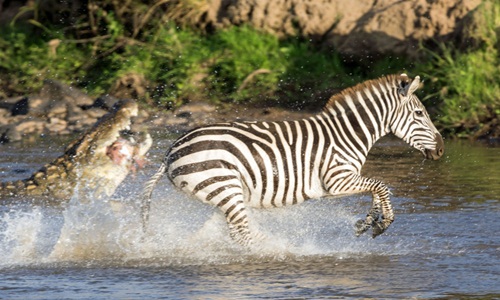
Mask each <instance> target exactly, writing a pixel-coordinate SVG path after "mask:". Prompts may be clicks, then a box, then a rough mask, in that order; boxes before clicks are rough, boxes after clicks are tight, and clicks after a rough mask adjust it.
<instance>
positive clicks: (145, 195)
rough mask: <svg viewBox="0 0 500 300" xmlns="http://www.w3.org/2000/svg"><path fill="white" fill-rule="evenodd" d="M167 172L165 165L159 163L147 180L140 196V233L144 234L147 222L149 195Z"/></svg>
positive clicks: (149, 205) (149, 207)
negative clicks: (158, 166) (155, 170)
mask: <svg viewBox="0 0 500 300" xmlns="http://www.w3.org/2000/svg"><path fill="white" fill-rule="evenodd" d="M166 170H167V165H165V163H161V166H160V168H159V169H158V171H157V172H156V174H154V175H153V176H152V177H151V179H149V180H148V181H147V182H146V184H145V186H144V190H143V191H142V196H141V218H142V231H143V232H146V229H147V224H148V221H149V211H150V209H151V195H152V194H153V190H154V188H155V186H156V184H157V183H158V181H159V180H160V179H161V178H162V177H163V175H164V174H165V172H166Z"/></svg>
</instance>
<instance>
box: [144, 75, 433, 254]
mask: <svg viewBox="0 0 500 300" xmlns="http://www.w3.org/2000/svg"><path fill="white" fill-rule="evenodd" d="M419 84H420V80H419V77H418V76H417V77H416V78H415V79H414V80H410V79H409V78H408V77H407V76H406V75H405V74H402V75H399V76H397V75H390V76H386V77H382V78H380V79H377V80H370V81H367V82H365V83H362V84H359V85H357V86H355V87H353V88H349V89H346V90H344V91H342V92H341V93H339V94H337V95H335V96H333V97H332V98H331V99H330V101H329V102H328V104H327V105H326V106H325V109H324V110H323V112H321V113H320V114H317V115H315V116H313V117H310V118H307V119H303V120H297V121H283V122H234V123H223V124H215V125H210V126H205V127H201V128H198V129H195V130H193V131H191V132H189V133H187V134H185V135H184V136H182V137H181V138H179V139H178V140H177V141H175V142H174V144H173V145H172V147H171V148H170V150H169V151H168V152H167V154H166V156H165V159H164V160H163V163H162V165H161V166H160V169H159V170H158V172H157V173H156V174H155V175H154V176H153V177H152V179H151V180H150V181H148V183H147V184H146V188H145V191H144V198H143V204H142V214H143V222H144V224H145V223H146V222H147V220H148V215H149V206H150V199H151V193H152V190H153V188H154V186H155V185H156V183H157V182H158V180H159V179H160V178H161V177H162V175H163V174H165V173H166V174H168V177H169V178H170V180H171V181H172V182H173V184H174V185H175V186H177V187H179V188H180V189H182V190H183V191H185V192H187V193H190V194H192V195H193V196H195V197H196V198H198V199H200V200H202V201H204V202H207V203H210V204H212V205H214V206H216V207H219V208H220V209H221V210H222V212H223V213H224V214H225V216H226V219H227V222H228V224H229V226H230V232H231V236H232V237H233V238H234V239H235V240H236V241H238V242H239V243H241V244H242V245H248V244H250V243H252V234H251V233H250V230H249V229H248V217H247V213H246V211H245V207H247V206H251V207H260V208H270V207H282V206H286V205H292V204H298V203H301V202H303V201H305V200H307V199H312V198H319V197H325V196H335V195H345V194H352V193H360V192H369V191H371V192H372V193H373V203H372V209H371V210H370V212H369V213H368V215H367V217H366V219H364V220H360V221H358V223H357V224H356V225H357V234H358V235H359V234H361V233H363V232H365V231H366V230H368V229H369V228H370V227H372V228H373V236H377V235H379V234H381V233H382V232H384V231H385V229H387V227H388V226H389V225H390V224H391V223H392V222H393V220H394V214H393V211H392V207H391V203H390V200H389V191H388V189H387V187H386V186H385V185H384V184H383V183H382V182H380V181H378V180H374V179H370V178H365V177H363V176H361V175H360V172H361V167H362V166H363V164H364V162H365V161H366V156H367V155H368V152H369V151H370V148H371V147H372V146H373V145H374V144H375V142H376V141H377V140H378V139H379V138H381V137H382V136H384V135H386V134H387V133H389V132H392V133H394V134H395V135H396V136H398V137H399V138H401V139H403V140H405V141H406V142H408V143H409V144H410V145H412V146H413V147H415V148H417V149H418V150H420V151H421V152H422V153H423V154H424V155H425V157H426V158H429V159H438V158H439V157H440V156H441V155H442V153H443V140H442V138H441V135H440V134H439V132H438V131H437V130H436V128H435V127H434V125H433V124H432V121H431V120H430V118H429V115H428V114H427V112H426V111H425V108H424V106H423V105H422V103H421V102H420V100H419V99H418V98H417V97H416V96H415V95H414V94H413V93H414V91H415V90H416V89H417V88H418V86H419Z"/></svg>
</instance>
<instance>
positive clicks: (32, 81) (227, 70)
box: [0, 1, 500, 136]
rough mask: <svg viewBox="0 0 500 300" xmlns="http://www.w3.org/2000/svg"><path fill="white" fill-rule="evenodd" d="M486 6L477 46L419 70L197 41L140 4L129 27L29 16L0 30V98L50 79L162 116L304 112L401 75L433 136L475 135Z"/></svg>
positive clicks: (495, 60)
mask: <svg viewBox="0 0 500 300" xmlns="http://www.w3.org/2000/svg"><path fill="white" fill-rule="evenodd" d="M103 2H106V1H103ZM492 3H493V4H491V6H492V7H493V9H491V7H489V8H488V9H487V13H486V14H485V15H486V17H485V20H484V24H483V26H482V28H479V29H477V31H478V32H479V33H480V34H481V35H482V40H483V43H481V44H480V45H476V46H475V47H474V48H469V49H467V50H460V51H459V50H457V49H455V48H453V47H452V46H440V47H439V48H437V49H434V50H432V51H431V50H425V49H423V52H424V54H425V55H423V59H422V61H419V62H412V63H410V62H409V61H407V60H405V59H404V58H397V57H385V58H382V59H380V60H378V61H376V62H352V61H349V62H348V61H345V60H343V59H342V56H341V55H340V54H338V53H336V52H335V51H332V50H331V49H324V48H323V49H320V48H319V47H318V46H316V45H314V44H313V43H312V42H311V41H308V40H304V39H300V38H292V39H286V40H282V39H279V38H277V37H275V36H272V35H269V34H266V33H262V32H259V31H258V30H256V29H253V28H250V27H248V26H241V27H230V28H227V29H223V30H217V31H214V32H212V33H205V32H200V31H199V30H196V29H193V28H188V27H182V26H181V27H179V24H174V23H173V22H171V21H169V20H168V17H169V16H168V15H161V14H155V13H154V11H153V10H152V9H151V6H149V7H148V6H145V5H143V6H141V7H138V8H137V9H139V10H143V11H144V13H143V15H142V16H143V18H142V19H140V21H134V22H132V23H131V22H130V20H127V18H126V17H125V16H120V15H119V14H118V13H116V12H115V11H113V10H108V9H107V7H106V6H104V5H103V6H102V7H99V6H96V7H93V9H92V10H89V11H88V12H86V15H85V16H84V17H82V18H81V19H80V20H79V21H78V22H75V23H71V24H70V25H68V24H57V23H55V22H53V21H50V20H49V19H48V18H47V19H44V18H43V17H41V16H39V15H38V14H35V16H37V17H36V18H33V19H31V20H30V22H28V23H27V24H26V23H23V22H20V21H14V22H13V23H12V24H11V25H9V26H4V27H2V28H0V99H1V98H6V97H12V96H17V95H25V94H30V93H33V92H36V91H38V90H39V89H40V87H41V85H42V83H43V80H45V79H48V78H52V79H58V80H61V81H63V82H66V83H70V84H73V85H75V86H77V87H79V88H82V89H84V90H86V92H88V93H89V94H91V95H94V96H98V95H100V94H104V93H112V94H117V95H126V96H131V97H134V98H138V99H140V101H142V102H144V103H146V104H147V105H149V106H152V107H158V108H161V109H164V108H175V107H178V106H180V105H181V104H183V103H185V102H187V101H190V100H204V101H208V102H211V103H216V104H231V103H238V104H251V105H274V106H284V107H293V108H304V107H306V108H312V107H320V106H322V105H323V104H324V103H325V102H326V100H327V99H328V98H329V96H330V95H331V94H333V93H334V92H336V91H338V90H339V89H342V88H345V87H347V86H351V85H353V84H355V83H358V82H361V81H363V80H366V79H369V78H374V77H378V76H380V75H382V74H390V73H397V72H402V71H404V72H408V73H409V74H410V75H417V74H420V75H421V76H422V77H423V78H424V80H426V82H427V83H429V84H426V86H425V93H421V96H422V98H423V99H424V101H425V102H426V104H427V106H428V107H431V111H432V113H433V114H434V116H435V118H437V123H438V127H440V128H441V129H442V130H444V131H445V132H446V133H447V134H449V135H454V136H468V135H473V134H476V135H477V134H478V133H481V132H482V131H485V130H486V129H487V128H486V126H491V124H490V125H488V124H489V123H491V120H498V116H500V86H499V82H500V61H499V54H500V53H499V51H500V40H499V37H498V36H499V35H500V32H499V29H498V28H500V17H499V16H500V4H497V3H496V2H492ZM424 95H427V96H424ZM497 122H498V121H497Z"/></svg>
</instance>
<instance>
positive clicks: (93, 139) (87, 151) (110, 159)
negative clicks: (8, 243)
mask: <svg viewBox="0 0 500 300" xmlns="http://www.w3.org/2000/svg"><path fill="white" fill-rule="evenodd" d="M137 114H138V106H137V103H135V102H134V101H133V100H129V99H127V100H120V101H118V102H117V103H116V104H115V105H114V106H113V108H112V109H111V110H110V112H108V113H107V114H106V115H104V116H102V117H101V118H100V119H99V120H98V121H97V122H96V123H95V124H94V125H93V126H92V127H91V128H90V129H89V130H88V131H86V132H85V133H84V134H83V135H81V136H80V137H79V138H77V139H76V140H74V141H73V142H71V143H70V144H69V145H68V146H67V147H66V149H65V150H64V153H63V154H62V155H61V156H59V157H58V158H56V159H55V160H54V161H52V162H50V163H48V164H46V165H45V166H43V167H42V168H41V169H39V170H38V171H36V172H35V173H33V174H32V175H31V176H30V177H29V178H26V179H22V180H17V181H9V182H2V183H0V199H6V198H9V199H11V200H12V199H16V198H18V197H24V198H25V197H27V196H33V197H42V198H43V199H49V200H50V201H51V202H52V201H57V202H64V201H67V200H69V199H70V198H71V197H72V196H73V195H74V194H75V193H81V192H88V191H91V192H92V195H93V196H98V197H101V196H111V195H112V194H113V193H114V192H115V190H116V188H117V187H118V186H119V185H120V184H121V183H122V181H123V180H124V179H125V178H126V177H127V175H128V174H129V173H130V172H135V170H136V169H137V168H141V167H142V166H143V165H144V163H145V161H146V160H145V155H146V153H147V151H148V150H149V148H150V147H151V145H152V139H151V136H150V135H149V133H147V132H133V131H131V130H130V125H131V118H132V117H135V116H137Z"/></svg>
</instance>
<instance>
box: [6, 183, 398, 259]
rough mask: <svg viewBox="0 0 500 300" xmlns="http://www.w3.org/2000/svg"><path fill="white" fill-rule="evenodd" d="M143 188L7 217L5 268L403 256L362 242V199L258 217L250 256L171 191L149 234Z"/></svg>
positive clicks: (159, 203) (201, 208)
mask: <svg viewBox="0 0 500 300" xmlns="http://www.w3.org/2000/svg"><path fill="white" fill-rule="evenodd" d="M140 188H141V187H140V186H139V185H138V184H137V186H129V187H128V188H125V189H122V191H125V193H122V194H121V195H120V194H119V195H118V198H117V199H114V200H111V199H108V198H103V197H97V196H93V195H92V194H90V196H89V195H85V197H82V195H81V194H80V195H75V196H74V197H73V198H72V199H71V200H70V202H69V203H68V204H67V205H66V207H65V208H64V209H53V208H43V207H11V208H9V209H4V210H3V211H0V218H1V221H0V251H1V252H2V253H3V255H1V256H0V267H11V266H19V265H33V264H35V265H36V264H54V263H72V264H73V263H80V264H102V263H107V264H112V265H115V264H119V265H177V264H207V263H217V264H219V263H233V262H245V261H252V262H255V261H256V260H264V261H267V260H286V259H290V258H293V259H297V258H300V257H304V256H306V257H307V256H337V257H339V258H342V257H346V256H359V255H365V254H372V253H376V252H384V251H385V252H387V251H394V249H395V248H394V243H393V242H392V243H391V246H390V247H387V244H385V245H386V246H384V243H378V242H377V240H372V239H371V238H370V237H368V236H366V237H360V238H356V237H355V235H354V229H353V224H354V223H355V221H356V220H357V219H358V218H359V217H361V216H362V215H359V213H361V212H362V211H364V209H365V208H358V210H356V209H354V206H353V204H352V202H353V201H355V202H357V203H358V204H359V203H361V201H360V198H359V197H354V198H352V199H334V200H314V201H310V202H308V203H304V204H302V205H298V206H292V207H287V208H282V209H271V210H259V209H250V210H249V213H250V218H251V228H252V230H255V231H259V232H260V233H262V234H263V235H264V237H265V238H264V239H263V240H262V241H260V242H259V243H258V245H256V246H254V247H252V248H250V249H248V248H244V247H241V246H239V245H238V244H236V243H235V242H234V241H232V240H231V239H230V237H229V230H228V228H227V225H226V222H225V218H224V217H223V215H222V213H220V212H219V211H218V210H217V209H216V208H213V207H211V206H209V205H207V204H204V203H201V202H199V201H197V200H194V199H191V198H189V197H188V196H186V195H184V194H181V193H179V192H177V191H176V190H175V189H174V188H173V187H171V186H169V185H166V187H165V188H164V189H163V190H162V189H161V188H160V189H158V191H156V194H155V196H154V199H153V205H152V210H151V219H150V224H149V226H148V230H147V232H146V233H143V231H142V227H141V222H140V216H139V209H138V201H137V200H138V199H137V195H138V194H139V191H140ZM365 200H367V201H365ZM363 202H367V203H368V202H369V200H368V199H364V200H363ZM358 206H359V205H358ZM356 214H357V215H356ZM398 243H400V245H399V246H398V247H397V248H398V251H404V248H405V245H404V242H403V245H402V244H401V241H398Z"/></svg>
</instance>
